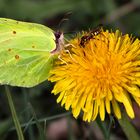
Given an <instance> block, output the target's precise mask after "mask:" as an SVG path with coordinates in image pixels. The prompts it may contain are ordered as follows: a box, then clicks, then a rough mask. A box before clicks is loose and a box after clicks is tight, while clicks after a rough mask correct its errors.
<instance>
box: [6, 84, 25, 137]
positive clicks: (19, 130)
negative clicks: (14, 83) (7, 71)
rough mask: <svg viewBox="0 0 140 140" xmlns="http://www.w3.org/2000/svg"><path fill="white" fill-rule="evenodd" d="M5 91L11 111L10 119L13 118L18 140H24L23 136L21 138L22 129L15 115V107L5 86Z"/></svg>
mask: <svg viewBox="0 0 140 140" xmlns="http://www.w3.org/2000/svg"><path fill="white" fill-rule="evenodd" d="M5 90H6V96H7V99H8V103H9V107H10V110H11V113H12V118H13V121H14V124H15V127H16V131H17V135H18V139H19V140H24V136H23V133H22V129H21V126H20V123H19V120H18V117H17V114H16V110H15V107H14V103H13V100H12V96H11V93H10V91H9V88H8V87H7V86H5Z"/></svg>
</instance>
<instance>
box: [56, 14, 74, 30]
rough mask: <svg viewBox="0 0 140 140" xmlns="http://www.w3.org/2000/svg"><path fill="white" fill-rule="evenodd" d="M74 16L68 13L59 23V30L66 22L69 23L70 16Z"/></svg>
mask: <svg viewBox="0 0 140 140" xmlns="http://www.w3.org/2000/svg"><path fill="white" fill-rule="evenodd" d="M71 14H72V12H67V13H66V14H65V15H64V16H63V18H62V19H61V21H60V22H59V25H58V27H59V28H58V29H60V27H61V26H62V24H63V23H64V22H65V21H68V20H69V18H68V17H69V16H70V15H71Z"/></svg>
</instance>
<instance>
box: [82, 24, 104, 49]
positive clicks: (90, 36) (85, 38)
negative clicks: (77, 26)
mask: <svg viewBox="0 0 140 140" xmlns="http://www.w3.org/2000/svg"><path fill="white" fill-rule="evenodd" d="M101 32H102V25H101V24H100V25H98V27H96V28H94V29H93V30H91V31H90V32H89V33H88V34H87V35H84V36H82V37H81V40H80V46H81V47H85V44H86V43H87V42H88V41H90V39H93V38H94V37H95V36H97V35H98V34H100V33H101Z"/></svg>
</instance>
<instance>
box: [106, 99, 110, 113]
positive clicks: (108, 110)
mask: <svg viewBox="0 0 140 140" xmlns="http://www.w3.org/2000/svg"><path fill="white" fill-rule="evenodd" d="M105 106H106V111H107V113H108V114H110V113H111V110H110V100H108V98H106V99H105Z"/></svg>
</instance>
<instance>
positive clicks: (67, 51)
mask: <svg viewBox="0 0 140 140" xmlns="http://www.w3.org/2000/svg"><path fill="white" fill-rule="evenodd" d="M64 51H65V52H66V53H68V54H69V56H70V58H71V59H72V60H73V61H74V62H76V63H77V61H76V60H75V59H74V58H73V57H72V55H71V53H70V51H69V50H64Z"/></svg>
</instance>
